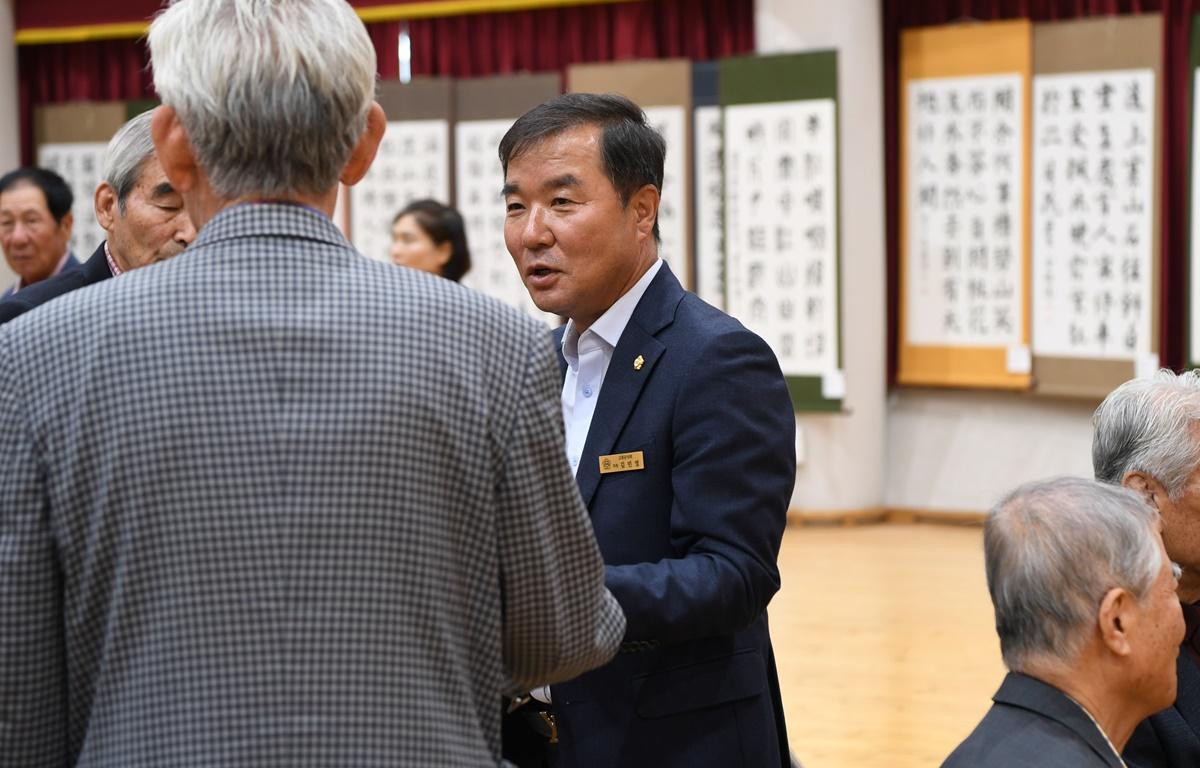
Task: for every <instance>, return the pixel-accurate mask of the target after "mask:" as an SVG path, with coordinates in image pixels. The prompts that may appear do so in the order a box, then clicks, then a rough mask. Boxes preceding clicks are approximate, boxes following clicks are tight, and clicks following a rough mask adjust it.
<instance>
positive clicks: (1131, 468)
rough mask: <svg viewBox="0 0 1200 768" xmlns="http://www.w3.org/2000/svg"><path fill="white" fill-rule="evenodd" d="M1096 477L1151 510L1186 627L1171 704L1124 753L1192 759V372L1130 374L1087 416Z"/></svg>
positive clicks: (1199, 539) (1197, 760) (1195, 759)
mask: <svg viewBox="0 0 1200 768" xmlns="http://www.w3.org/2000/svg"><path fill="white" fill-rule="evenodd" d="M1093 426H1094V435H1093V438H1092V465H1093V469H1094V471H1095V474H1096V479H1097V480H1102V481H1104V482H1107V483H1112V484H1119V485H1124V486H1125V487H1127V488H1130V489H1132V490H1134V491H1136V492H1137V493H1139V494H1140V495H1141V496H1142V497H1143V498H1144V499H1145V500H1146V501H1147V502H1148V503H1149V504H1151V505H1152V506H1154V507H1155V508H1156V509H1158V512H1159V515H1160V516H1161V517H1162V525H1163V543H1164V544H1165V545H1166V548H1167V554H1168V555H1169V556H1170V557H1171V559H1172V560H1174V561H1175V562H1176V563H1178V564H1179V565H1180V566H1181V567H1182V568H1183V573H1182V576H1181V577H1180V582H1179V589H1178V594H1179V600H1180V603H1181V604H1182V607H1183V617H1184V621H1185V623H1186V627H1187V629H1186V632H1185V635H1184V640H1183V644H1182V646H1181V648H1180V654H1179V658H1178V661H1177V663H1176V671H1177V676H1178V680H1179V690H1178V693H1177V695H1176V699H1175V702H1174V704H1172V705H1171V706H1170V707H1169V708H1167V709H1165V710H1164V711H1162V712H1159V713H1157V714H1155V715H1153V716H1152V717H1150V718H1149V719H1147V720H1146V721H1145V722H1143V723H1142V724H1141V725H1139V726H1138V728H1137V730H1136V731H1134V734H1133V737H1132V738H1131V739H1130V740H1129V745H1128V746H1127V747H1126V749H1125V759H1126V760H1127V761H1128V762H1129V763H1130V764H1131V765H1135V766H1138V767H1139V768H1160V767H1161V768H1176V767H1177V768H1193V766H1197V765H1200V606H1198V605H1196V603H1197V601H1200V372H1197V371H1188V372H1186V373H1183V374H1175V373H1173V372H1171V371H1167V370H1163V371H1159V372H1158V373H1157V374H1156V375H1154V376H1150V377H1145V378H1139V379H1133V380H1131V381H1127V382H1125V383H1124V384H1122V385H1121V386H1120V387H1118V388H1117V389H1115V390H1113V392H1112V393H1111V394H1109V396H1108V397H1106V398H1105V399H1104V402H1103V403H1101V404H1100V407H1099V408H1097V409H1096V414H1095V416H1094V417H1093Z"/></svg>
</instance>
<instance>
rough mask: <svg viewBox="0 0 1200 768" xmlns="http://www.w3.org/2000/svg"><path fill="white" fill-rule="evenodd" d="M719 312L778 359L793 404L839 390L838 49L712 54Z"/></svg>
mask: <svg viewBox="0 0 1200 768" xmlns="http://www.w3.org/2000/svg"><path fill="white" fill-rule="evenodd" d="M719 90H720V94H721V105H722V107H723V108H724V113H725V116H724V136H725V151H724V163H723V170H724V177H725V180H724V212H725V267H726V268H725V276H726V285H725V295H726V311H728V312H729V314H731V315H733V316H734V317H736V318H738V319H739V320H741V321H742V323H743V324H744V325H745V326H746V327H747V328H749V329H750V330H752V331H754V332H755V333H757V334H759V335H760V336H762V337H763V338H764V339H765V340H766V341H767V343H768V344H769V345H770V346H771V348H772V349H773V350H774V352H775V355H776V357H778V358H779V365H780V367H781V368H782V369H783V373H784V376H785V377H786V378H787V380H788V387H789V389H790V390H791V394H792V400H793V403H794V404H795V406H796V409H797V410H802V411H836V410H840V409H841V401H842V399H843V397H844V396H845V379H844V375H843V372H842V349H841V323H840V315H839V313H840V307H839V285H840V258H839V253H840V237H839V232H838V228H839V215H838V211H839V206H838V202H839V198H838V194H839V188H838V154H837V153H838V109H837V53H836V52H834V51H822V52H817V53H806V54H793V55H783V56H764V57H745V58H737V59H727V60H725V61H722V62H721V69H720V84H719Z"/></svg>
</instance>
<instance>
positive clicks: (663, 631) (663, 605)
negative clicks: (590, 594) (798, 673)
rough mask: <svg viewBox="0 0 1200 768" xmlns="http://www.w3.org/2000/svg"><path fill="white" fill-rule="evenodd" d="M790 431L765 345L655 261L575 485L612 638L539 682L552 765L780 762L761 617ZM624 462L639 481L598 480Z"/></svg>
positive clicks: (778, 706)
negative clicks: (609, 648) (572, 670)
mask: <svg viewBox="0 0 1200 768" xmlns="http://www.w3.org/2000/svg"><path fill="white" fill-rule="evenodd" d="M562 333H563V329H559V330H558V331H556V337H557V338H558V339H559V340H560V341H561V338H562ZM639 359H640V364H639V362H638V361H639ZM560 363H561V364H562V365H563V367H564V371H565V366H566V363H565V361H563V360H562V359H561V355H560ZM794 435H795V414H794V411H793V408H792V404H791V400H790V398H789V396H788V391H787V385H786V383H785V382H784V379H783V375H782V374H781V373H780V370H779V364H778V362H777V361H776V359H775V355H774V354H773V353H772V352H771V350H770V348H769V347H768V346H767V345H766V343H765V342H763V340H762V339H760V338H759V337H758V336H756V335H754V334H753V333H751V332H750V331H748V330H746V329H745V328H744V327H742V325H741V324H740V323H738V322H737V321H736V320H734V319H732V318H730V317H729V316H728V315H725V314H724V313H722V312H720V311H718V310H716V309H714V308H713V307H711V306H709V305H708V304H705V303H704V302H703V301H701V300H700V299H699V298H697V297H696V296H695V295H694V294H691V293H687V292H685V291H684V290H683V288H682V287H681V286H680V284H679V281H678V280H676V279H675V276H674V275H673V274H671V271H670V269H668V268H667V266H666V264H664V265H663V266H662V267H661V268H660V270H659V273H658V274H657V275H656V276H655V277H654V279H653V280H652V281H651V283H650V285H649V287H648V289H647V290H646V293H645V295H644V296H643V297H642V299H641V301H640V302H639V303H638V305H637V308H636V309H635V310H634V313H633V317H632V319H631V320H630V322H629V324H628V326H626V328H625V331H624V333H623V334H622V335H621V338H620V341H619V343H618V344H617V347H616V349H615V350H614V353H613V357H612V360H611V362H610V364H609V367H608V371H607V373H606V374H605V378H604V384H603V387H602V388H601V390H600V395H599V400H598V401H597V403H596V410H595V414H594V416H593V418H592V422H591V427H590V429H589V431H588V436H587V440H586V442H585V443H584V449H583V455H582V457H581V459H580V464H579V469H578V472H577V474H576V480H577V481H578V483H579V489H580V492H581V494H582V496H583V500H584V502H585V503H586V504H587V506H588V510H589V512H590V513H591V518H592V526H593V528H594V529H595V532H596V538H597V540H598V541H599V543H600V551H601V554H602V555H603V556H604V561H605V570H606V575H605V583H606V585H607V586H608V588H609V590H611V591H612V593H613V595H614V596H615V597H616V598H617V601H618V602H619V603H620V604H621V607H622V608H623V609H624V611H625V616H626V618H627V621H628V629H627V632H626V638H625V639H626V644H625V646H624V647H623V650H622V652H621V653H619V654H618V655H617V657H616V658H615V659H614V660H613V661H612V662H611V663H609V664H608V665H606V666H604V667H602V668H600V669H597V670H593V671H592V672H588V673H586V674H584V675H582V676H581V677H578V678H576V679H574V680H572V681H569V682H566V683H563V684H561V685H556V686H553V688H552V695H553V698H554V710H555V714H556V716H557V718H558V727H559V734H560V740H561V741H560V745H559V749H558V757H559V761H558V762H559V765H561V766H564V767H570V766H597V767H599V766H604V767H605V768H608V767H609V766H622V768H636V767H637V766H652V767H653V768H667V767H668V766H680V767H683V766H686V767H687V768H705V767H708V766H711V767H712V768H738V767H739V766H753V767H754V768H759V767H760V766H771V768H775V767H776V766H786V765H788V764H789V758H788V749H787V733H786V730H785V728H784V719H783V707H782V703H781V700H780V696H779V682H778V678H777V675H776V671H775V659H774V656H773V652H772V649H771V639H770V635H769V634H768V631H767V616H766V607H767V603H768V602H769V601H770V599H771V596H772V595H774V594H775V592H776V591H777V590H778V588H779V571H778V569H777V567H776V558H777V556H778V554H779V545H780V541H781V539H782V536H783V529H784V526H785V524H786V521H787V508H788V504H789V503H790V501H791V494H792V486H793V485H794V483H795V479H796V458H795V437H794ZM634 451H641V452H642V454H643V462H644V465H645V468H644V469H641V470H635V471H625V472H619V473H606V474H601V472H600V459H601V457H603V456H607V455H611V454H618V453H628V452H634Z"/></svg>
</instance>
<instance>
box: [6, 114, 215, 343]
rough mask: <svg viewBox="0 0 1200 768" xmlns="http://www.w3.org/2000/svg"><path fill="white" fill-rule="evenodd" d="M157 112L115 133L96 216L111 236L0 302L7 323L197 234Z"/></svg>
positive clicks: (167, 254) (164, 255) (168, 253)
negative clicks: (173, 174)
mask: <svg viewBox="0 0 1200 768" xmlns="http://www.w3.org/2000/svg"><path fill="white" fill-rule="evenodd" d="M151 118H152V113H150V112H143V113H142V114H140V115H138V116H137V117H134V118H133V119H132V120H130V121H129V122H127V123H125V125H123V126H121V128H120V129H119V130H118V131H117V132H116V133H115V134H113V137H112V139H111V140H110V141H109V142H108V147H107V148H106V149H105V152H104V180H103V181H101V182H100V183H99V184H98V185H97V186H96V192H95V195H94V205H95V211H96V220H97V221H98V222H99V223H100V226H101V228H103V229H104V231H105V232H106V233H107V234H108V237H107V238H106V239H105V240H104V242H102V243H100V245H99V247H97V248H96V252H95V253H93V254H92V256H91V258H89V259H88V260H87V261H85V262H84V263H83V264H80V265H79V267H77V268H76V269H69V270H66V271H64V272H61V273H59V274H57V275H55V276H53V277H51V278H48V279H46V280H42V281H41V282H38V283H34V284H33V285H31V286H29V287H28V288H25V289H23V290H20V291H17V292H16V293H14V294H13V295H11V296H9V297H8V298H6V299H4V300H3V301H0V323H6V322H8V321H9V320H12V319H13V318H15V317H19V316H21V315H23V314H25V313H26V312H28V311H29V310H31V309H34V308H35V307H40V306H41V305H42V304H45V303H46V302H48V301H50V300H51V299H56V298H58V297H59V296H62V295H63V294H65V293H70V292H71V291H74V290H78V289H80V288H86V287H87V286H89V285H95V284H96V283H98V282H100V281H102V280H108V279H109V278H111V277H116V276H117V275H120V274H122V273H124V272H128V271H129V270H131V269H137V268H139V267H144V266H147V265H149V264H154V263H156V262H159V261H163V260H165V259H169V258H171V257H172V256H177V255H179V254H180V253H182V252H183V249H184V248H186V247H187V246H188V243H190V242H192V240H193V239H194V238H195V237H196V228H195V227H193V226H192V221H191V219H189V218H188V215H187V211H186V210H184V208H183V198H181V197H180V196H179V193H178V192H176V191H175V188H174V187H172V186H171V182H169V181H167V177H166V174H164V173H163V169H162V166H161V165H160V164H159V162H158V158H157V157H155V155H154V141H153V140H152V139H151V138H150V120H151Z"/></svg>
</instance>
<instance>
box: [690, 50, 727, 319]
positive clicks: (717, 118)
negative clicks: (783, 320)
mask: <svg viewBox="0 0 1200 768" xmlns="http://www.w3.org/2000/svg"><path fill="white" fill-rule="evenodd" d="M717 75H718V65H717V64H716V63H715V62H709V61H705V62H698V63H696V64H694V65H692V103H693V107H692V137H693V142H692V147H693V148H694V150H695V152H694V157H693V162H692V179H693V184H692V191H693V196H694V198H695V202H694V205H693V206H692V210H693V212H694V214H695V215H694V216H693V217H692V218H693V221H694V224H693V231H692V242H693V243H694V248H693V252H694V255H695V258H694V259H693V262H692V275H693V277H694V282H695V286H696V294H697V295H698V296H699V297H700V298H702V299H704V300H705V301H707V302H708V303H709V304H712V305H713V306H714V307H717V308H718V309H724V308H725V211H724V209H725V183H724V178H725V177H724V168H723V162H724V136H725V129H724V124H723V117H722V111H721V104H720V93H719V92H718V88H717V82H718V78H717Z"/></svg>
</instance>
